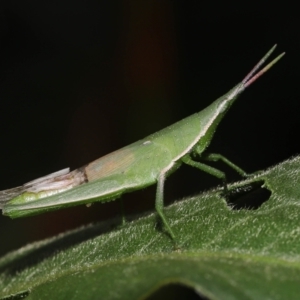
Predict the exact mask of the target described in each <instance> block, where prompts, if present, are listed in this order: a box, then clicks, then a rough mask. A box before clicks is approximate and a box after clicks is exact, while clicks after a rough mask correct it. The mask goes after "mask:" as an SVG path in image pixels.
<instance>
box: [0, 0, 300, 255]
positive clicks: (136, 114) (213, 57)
mask: <svg viewBox="0 0 300 300" xmlns="http://www.w3.org/2000/svg"><path fill="white" fill-rule="evenodd" d="M276 5H277V7H276ZM298 14H299V13H298V10H297V9H296V7H292V6H290V5H287V4H285V3H281V4H275V3H274V2H273V3H272V6H271V7H270V6H269V2H263V1H259V2H258V3H255V2H237V3H234V2H232V3H230V2H228V1H206V2H204V1H166V0H165V1H158V0H157V1H140V2H139V1H99V0H97V1H96V0H85V1H83V0H72V1H42V2H41V1H37V0H32V1H1V3H0V105H1V109H0V137H1V147H0V160H1V164H0V166H1V169H0V189H7V188H11V187H14V186H17V185H20V184H22V183H24V182H27V181H30V180H32V179H35V178H37V177H40V176H44V175H47V174H48V173H51V172H54V171H57V170H59V169H62V168H65V167H68V166H69V167H71V168H77V167H80V166H82V165H84V164H86V163H88V162H90V161H92V160H94V159H96V158H98V157H100V156H102V155H105V154H107V153H109V152H111V151H113V150H116V149H118V148H120V147H122V146H125V145H127V144H129V143H131V142H134V141H136V140H138V139H140V138H143V137H145V136H147V135H148V134H151V133H153V132H155V131H157V130H159V129H161V128H164V127H165V126H167V125H169V124H172V123H173V122H176V121H177V120H180V119H182V118H184V117H186V116H188V115H190V114H192V113H194V112H196V111H200V110H201V109H203V108H204V107H206V106H207V105H209V104H210V103H211V102H212V101H213V100H215V99H216V98H217V97H219V96H221V95H222V94H224V93H225V92H227V91H228V90H229V89H230V88H232V87H233V86H234V85H235V84H236V83H238V82H239V81H240V80H241V79H242V78H243V76H245V75H246V74H247V72H248V71H249V70H250V69H251V68H252V67H253V66H254V65H255V63H256V62H257V61H258V60H259V59H260V58H261V56H262V55H263V54H265V53H266V52H267V50H269V48H271V46H272V45H273V44H274V43H278V50H277V54H279V53H280V52H282V51H286V52H287V55H286V56H285V57H284V59H283V60H282V61H281V62H280V63H279V64H277V65H276V66H275V67H274V68H273V69H272V70H271V71H270V72H268V73H267V74H266V75H265V76H263V78H261V79H260V80H259V81H258V82H257V83H255V84H254V85H253V86H252V87H251V88H250V89H249V90H247V91H246V93H245V94H244V95H243V96H242V97H241V98H240V99H239V101H237V102H236V104H235V105H234V106H233V107H232V109H231V110H230V112H229V113H228V115H227V116H226V118H225V119H224V120H223V121H222V123H221V125H220V127H219V128H218V131H217V133H216V135H215V137H214V139H213V142H212V144H211V146H210V151H211V152H220V153H222V154H223V155H225V156H227V157H228V158H230V159H232V160H233V161H234V162H236V163H237V164H238V165H239V166H240V167H242V168H244V169H245V170H247V171H249V172H253V171H256V170H259V169H264V168H267V167H269V166H271V165H274V164H276V163H278V162H280V161H282V160H284V159H287V158H289V157H291V156H293V155H296V154H298V153H299V149H300V142H299V130H300V118H299V114H300V105H299V99H298V98H299V91H298V89H299V83H298V82H299V79H298V71H299V69H300V60H299V50H300V36H299V28H300V27H299V25H300V24H299V23H300V21H299V16H298ZM220 167H222V169H223V170H225V171H228V174H229V178H230V179H231V180H236V179H238V178H239V177H238V176H236V175H235V174H234V173H232V172H230V171H229V170H228V169H227V168H226V167H223V166H221V165H220ZM188 175H190V176H188ZM216 184H219V181H218V180H216V179H214V178H210V176H208V175H206V174H202V173H200V172H198V171H195V170H191V169H190V168H187V167H183V168H182V169H181V170H179V171H178V172H177V173H176V174H174V175H173V176H171V177H170V179H169V180H168V181H167V191H166V198H167V202H172V201H174V200H175V199H180V198H182V197H183V196H188V195H191V194H195V193H197V192H200V191H202V190H204V189H207V188H209V187H211V186H214V185H216ZM154 194H155V187H153V188H149V189H146V190H143V191H139V192H136V193H130V194H128V195H125V196H124V200H125V201H124V202H125V210H126V212H127V213H128V214H131V213H135V212H139V211H144V210H149V209H153V208H154ZM118 209H119V206H118V203H117V201H116V202H111V203H106V204H101V203H100V204H95V205H93V206H91V208H86V207H85V206H80V207H75V208H70V209H64V210H60V211H57V212H53V213H48V214H43V215H39V216H35V217H29V218H24V219H16V220H10V219H9V218H7V217H4V216H0V254H4V253H7V252H8V251H10V250H13V249H17V248H18V247H20V246H23V245H26V244H27V243H29V242H32V241H36V240H40V239H42V238H45V237H50V236H53V235H55V234H57V233H61V232H64V231H66V230H67V229H71V228H76V227H78V226H79V225H83V224H88V223H90V222H96V221H102V220H105V219H108V218H112V217H115V216H117V215H118V212H119V210H118Z"/></svg>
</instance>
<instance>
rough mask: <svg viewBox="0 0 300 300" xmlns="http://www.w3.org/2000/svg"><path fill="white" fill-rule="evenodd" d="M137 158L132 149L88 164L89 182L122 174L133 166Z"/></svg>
mask: <svg viewBox="0 0 300 300" xmlns="http://www.w3.org/2000/svg"><path fill="white" fill-rule="evenodd" d="M134 159H135V156H134V154H133V151H132V149H126V148H123V149H120V150H117V151H115V152H112V153H110V154H107V155H105V156H103V157H100V158H98V159H97V160H95V161H93V162H91V163H90V164H88V165H87V166H86V168H85V174H86V176H87V178H88V181H93V180H97V179H100V178H103V177H107V176H110V175H113V174H122V173H123V172H124V171H125V170H126V169H127V167H128V166H130V165H131V164H132V162H133V161H134Z"/></svg>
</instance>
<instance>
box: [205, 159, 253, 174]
mask: <svg viewBox="0 0 300 300" xmlns="http://www.w3.org/2000/svg"><path fill="white" fill-rule="evenodd" d="M202 158H203V159H205V160H207V161H219V160H221V161H222V162H223V163H224V164H226V165H227V166H229V167H230V168H232V169H233V170H234V171H236V172H237V173H239V174H240V175H241V176H243V177H248V176H249V174H247V173H246V172H245V171H244V170H243V169H241V168H240V167H238V166H237V165H236V164H234V163H233V162H231V161H230V160H229V159H227V158H226V157H224V156H223V155H221V154H218V153H208V154H205V155H204V156H203V157H202Z"/></svg>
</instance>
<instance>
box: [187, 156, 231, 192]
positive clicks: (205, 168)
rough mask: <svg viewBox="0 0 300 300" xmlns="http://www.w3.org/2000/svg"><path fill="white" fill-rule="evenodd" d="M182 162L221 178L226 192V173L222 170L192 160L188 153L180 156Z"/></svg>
mask: <svg viewBox="0 0 300 300" xmlns="http://www.w3.org/2000/svg"><path fill="white" fill-rule="evenodd" d="M182 162H184V163H185V164H187V165H189V166H192V167H194V168H197V169H199V170H201V171H203V172H206V173H208V174H210V175H212V176H215V177H217V178H219V179H221V180H222V181H223V185H224V193H225V194H226V193H227V191H228V189H227V182H226V175H225V173H224V172H222V171H220V170H218V169H216V168H214V167H211V166H208V165H206V164H204V163H201V162H198V161H194V160H193V159H192V158H191V157H190V155H186V156H184V157H183V158H182Z"/></svg>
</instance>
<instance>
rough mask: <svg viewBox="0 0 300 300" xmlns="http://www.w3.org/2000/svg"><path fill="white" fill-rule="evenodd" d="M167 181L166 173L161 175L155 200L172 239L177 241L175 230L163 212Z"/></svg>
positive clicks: (156, 207) (157, 209)
mask: <svg viewBox="0 0 300 300" xmlns="http://www.w3.org/2000/svg"><path fill="white" fill-rule="evenodd" d="M165 180H166V173H165V172H164V173H161V174H160V176H159V178H158V181H157V189H156V198H155V209H156V211H157V213H158V215H159V216H160V218H161V220H162V222H163V224H164V226H165V228H166V229H167V231H168V233H169V234H170V236H171V237H172V239H175V235H174V233H173V230H172V229H171V226H170V225H169V222H168V221H167V218H166V216H165V214H164V212H163V209H164V185H165Z"/></svg>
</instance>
